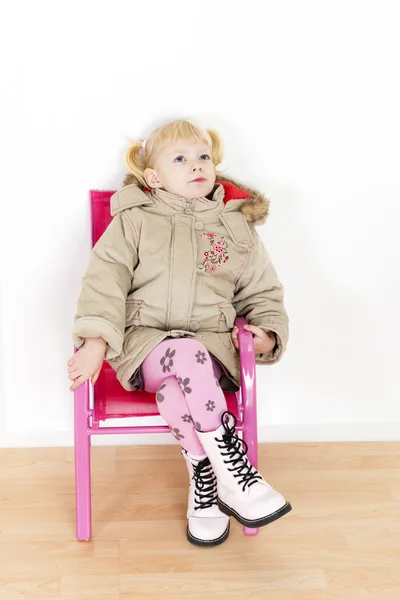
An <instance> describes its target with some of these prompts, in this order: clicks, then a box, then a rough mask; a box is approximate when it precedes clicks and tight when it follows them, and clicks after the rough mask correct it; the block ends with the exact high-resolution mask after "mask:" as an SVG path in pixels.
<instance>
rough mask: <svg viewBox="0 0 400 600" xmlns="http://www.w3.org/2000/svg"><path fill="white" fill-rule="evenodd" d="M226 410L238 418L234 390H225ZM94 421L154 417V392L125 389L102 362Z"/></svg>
mask: <svg viewBox="0 0 400 600" xmlns="http://www.w3.org/2000/svg"><path fill="white" fill-rule="evenodd" d="M225 399H226V402H227V406H228V410H229V411H230V412H232V413H233V414H234V415H235V416H236V417H237V418H238V406H237V400H236V395H235V394H234V392H225ZM93 409H94V415H93V417H94V421H97V422H98V421H105V420H106V419H120V418H124V417H132V416H135V417H154V416H158V415H159V414H160V413H159V411H158V406H157V402H156V399H155V394H153V393H149V392H143V391H137V392H128V391H126V390H125V389H124V388H123V387H122V386H121V384H120V383H119V381H118V379H117V378H116V376H115V371H114V370H113V369H112V368H111V367H110V365H109V364H108V363H104V365H103V368H102V371H101V374H100V376H99V378H98V380H97V383H96V388H95V394H94V406H93Z"/></svg>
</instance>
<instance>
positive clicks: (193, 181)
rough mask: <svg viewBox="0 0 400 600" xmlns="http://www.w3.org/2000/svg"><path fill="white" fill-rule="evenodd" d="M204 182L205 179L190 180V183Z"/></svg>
mask: <svg viewBox="0 0 400 600" xmlns="http://www.w3.org/2000/svg"><path fill="white" fill-rule="evenodd" d="M204 181H207V179H206V178H205V177H197V179H192V181H190V183H202V182H204Z"/></svg>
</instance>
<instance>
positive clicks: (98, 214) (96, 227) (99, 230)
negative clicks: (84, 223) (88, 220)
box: [90, 190, 114, 246]
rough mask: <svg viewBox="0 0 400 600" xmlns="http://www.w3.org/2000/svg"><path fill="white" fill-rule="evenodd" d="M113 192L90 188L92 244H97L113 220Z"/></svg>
mask: <svg viewBox="0 0 400 600" xmlns="http://www.w3.org/2000/svg"><path fill="white" fill-rule="evenodd" d="M113 194H114V192H113V191H106V190H105V191H102V190H90V207H91V217H92V246H94V245H95V243H96V242H97V240H98V239H99V238H100V237H101V236H102V235H103V233H104V231H105V230H106V228H107V227H108V225H109V224H110V223H111V221H112V216H111V215H110V198H111V196H112V195H113Z"/></svg>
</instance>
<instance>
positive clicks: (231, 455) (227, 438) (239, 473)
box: [215, 411, 262, 492]
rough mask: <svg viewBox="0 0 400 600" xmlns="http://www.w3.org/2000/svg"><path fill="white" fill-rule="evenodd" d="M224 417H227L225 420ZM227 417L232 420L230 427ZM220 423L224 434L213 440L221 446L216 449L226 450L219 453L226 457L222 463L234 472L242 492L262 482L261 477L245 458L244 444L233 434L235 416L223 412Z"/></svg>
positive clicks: (245, 449)
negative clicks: (229, 465) (258, 481)
mask: <svg viewBox="0 0 400 600" xmlns="http://www.w3.org/2000/svg"><path fill="white" fill-rule="evenodd" d="M225 415H227V417H226V418H225ZM228 416H231V417H232V419H233V423H232V425H230V424H229V418H228ZM221 422H222V425H223V426H224V429H225V433H224V434H223V435H222V438H221V439H219V438H215V439H216V441H217V442H219V443H221V444H222V445H221V446H220V445H219V446H218V448H219V449H220V450H226V452H221V456H227V457H228V460H224V463H225V464H231V465H232V467H231V468H228V471H233V472H234V475H233V476H234V477H235V478H238V479H239V481H238V485H241V484H243V487H242V490H243V492H244V490H245V489H246V487H251V486H252V485H253V484H254V483H257V480H259V479H260V480H262V477H261V475H260V474H259V472H258V471H257V469H255V468H254V467H253V466H252V465H251V464H250V463H249V460H248V458H247V456H246V454H247V451H248V446H247V444H246V442H245V441H244V440H242V439H240V438H239V437H238V436H237V435H236V434H235V427H236V423H237V419H236V417H235V415H233V414H232V413H230V412H228V411H225V412H224V413H223V414H222V415H221Z"/></svg>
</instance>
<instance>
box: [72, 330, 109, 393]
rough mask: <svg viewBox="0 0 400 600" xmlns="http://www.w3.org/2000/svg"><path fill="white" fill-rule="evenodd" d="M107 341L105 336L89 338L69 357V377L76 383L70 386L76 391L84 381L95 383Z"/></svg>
mask: <svg viewBox="0 0 400 600" xmlns="http://www.w3.org/2000/svg"><path fill="white" fill-rule="evenodd" d="M106 347H107V342H106V341H105V340H103V338H87V339H86V340H85V343H84V345H83V346H82V347H81V348H80V349H79V350H78V352H76V353H75V354H74V355H73V356H71V358H70V359H69V361H68V363H67V365H68V378H69V379H70V380H71V381H73V382H74V383H73V384H72V385H71V387H70V388H69V389H70V391H71V392H73V391H75V390H76V389H77V388H78V387H79V386H80V385H82V383H84V382H85V381H87V380H88V379H90V380H91V382H92V385H94V384H95V383H96V381H97V379H98V377H99V375H100V371H101V367H102V365H103V360H104V355H105V353H106Z"/></svg>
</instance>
